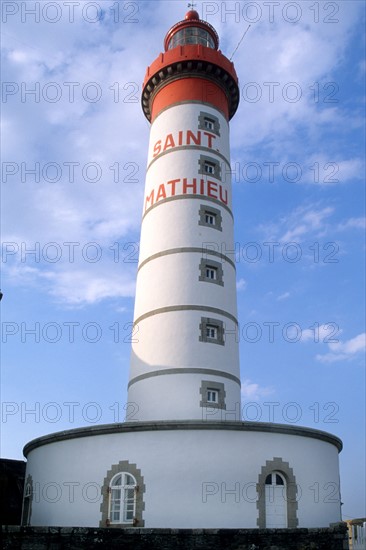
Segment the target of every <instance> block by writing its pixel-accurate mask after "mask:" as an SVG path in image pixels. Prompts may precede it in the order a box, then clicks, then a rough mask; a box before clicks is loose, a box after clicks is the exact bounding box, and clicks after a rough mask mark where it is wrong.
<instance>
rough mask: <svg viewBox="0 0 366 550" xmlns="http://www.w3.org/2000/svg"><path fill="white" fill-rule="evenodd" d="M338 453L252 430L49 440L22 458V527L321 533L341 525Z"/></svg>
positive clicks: (187, 429)
mask: <svg viewBox="0 0 366 550" xmlns="http://www.w3.org/2000/svg"><path fill="white" fill-rule="evenodd" d="M341 447H342V443H341V441H340V440H339V439H338V438H337V437H335V436H333V435H330V434H328V433H325V432H321V431H318V430H314V429H308V428H302V427H294V426H288V425H280V424H266V423H255V422H213V421H210V422H205V421H184V422H178V421H176V422H141V423H124V424H107V425H102V426H95V427H91V428H80V429H75V430H69V431H65V432H59V433H55V434H51V435H48V436H45V437H41V438H39V439H35V440H34V441H31V442H30V443H28V444H27V445H26V447H25V449H24V454H25V455H26V457H27V459H28V463H27V474H26V491H25V495H26V496H25V502H24V510H23V522H24V523H25V524H31V525H32V526H37V525H38V526H55V525H57V526H63V527H68V526H69V527H72V526H76V525H77V526H80V527H119V528H121V527H131V526H132V525H133V526H136V527H146V528H181V529H186V528H284V527H288V528H295V527H328V526H329V525H330V524H331V523H336V522H338V521H340V520H341V511H340V495H339V464H338V452H339V451H340V450H341ZM27 495H28V496H27Z"/></svg>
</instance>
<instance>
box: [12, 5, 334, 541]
mask: <svg viewBox="0 0 366 550" xmlns="http://www.w3.org/2000/svg"><path fill="white" fill-rule="evenodd" d="M238 104H239V88H238V79H237V75H236V73H235V69H234V66H233V64H232V63H231V62H230V61H229V60H228V59H227V58H226V57H225V56H224V55H223V54H222V53H221V51H220V50H219V38H218V36H217V33H216V31H215V29H214V28H213V27H212V26H211V25H210V24H209V23H207V22H206V21H203V20H201V19H200V18H199V15H198V13H197V12H196V11H194V10H191V11H189V12H188V13H187V14H186V16H185V18H184V20H182V21H180V22H178V23H176V24H175V25H173V26H172V27H171V29H170V30H169V32H168V33H167V35H166V37H165V42H164V52H163V53H161V54H160V55H159V56H158V58H157V59H156V60H155V61H153V63H152V64H151V65H150V66H149V67H148V69H147V73H146V76H145V80H144V84H143V92H142V108H143V112H144V115H145V117H146V118H147V120H148V121H149V122H150V123H151V129H150V144H149V151H148V161H147V174H146V184H145V193H144V199H143V205H142V209H143V213H142V223H141V245H140V259H139V266H138V275H137V287H136V301H135V311H134V328H133V335H132V339H133V345H132V349H131V368H130V378H129V384H128V401H129V404H130V405H132V408H133V411H134V413H133V417H130V418H129V419H128V421H126V422H122V423H112V424H102V425H95V426H87V427H81V428H75V429H72V430H67V431H62V432H56V433H51V434H48V435H44V436H42V437H39V438H37V439H35V440H33V441H30V442H29V443H27V444H26V445H25V447H24V451H23V452H24V456H25V457H26V458H27V469H26V475H25V490H24V504H23V524H24V525H31V526H47V527H49V526H55V525H57V526H60V527H61V526H62V527H75V526H78V527H92V528H95V527H100V528H105V527H108V528H117V529H128V528H136V527H137V528H148V529H152V530H153V529H155V528H156V529H161V528H171V529H215V530H216V529H220V528H222V529H246V528H248V529H254V528H259V529H267V528H282V529H287V528H288V529H295V528H297V527H302V528H314V527H329V525H330V524H332V523H336V522H339V521H340V519H341V508H340V492H339V458H338V454H339V452H340V451H341V449H342V442H341V441H340V439H339V438H338V437H336V436H334V435H332V434H329V433H327V432H323V431H320V430H315V429H310V428H307V427H301V426H298V425H288V424H287V425H284V424H273V423H266V422H247V421H245V420H242V416H241V405H240V374H239V353H238V340H239V338H238V333H239V331H238V312H237V305H236V284H235V255H234V238H233V228H234V221H233V198H232V189H231V177H230V145H229V122H230V120H231V118H232V117H233V116H234V114H235V112H236V110H237V108H238ZM274 366H275V365H274ZM314 487H320V488H331V491H332V493H331V497H332V498H329V499H328V498H324V499H317V501H316V502H314ZM50 490H51V491H53V493H49V491H50ZM55 491H56V493H55ZM70 491H71V492H70ZM90 491H94V492H93V493H92V494H90ZM327 495H329V493H327ZM127 534H128V533H127ZM262 536H263V540H265V539H266V535H263V534H262ZM282 536H285V535H283V534H282ZM292 536H293V531H289V532H288V540H290V538H291V537H292ZM92 537H93V540H96V539H95V537H96V534H95V532H92ZM256 540H257V539H256ZM281 541H282V539H281ZM281 544H282V542H281Z"/></svg>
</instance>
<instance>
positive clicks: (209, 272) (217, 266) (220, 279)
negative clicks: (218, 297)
mask: <svg viewBox="0 0 366 550" xmlns="http://www.w3.org/2000/svg"><path fill="white" fill-rule="evenodd" d="M198 280H199V281H202V282H206V283H214V284H216V285H220V286H224V270H223V267H222V264H221V263H220V262H216V261H215V260H212V259H211V258H209V259H207V258H201V261H200V265H199V277H198Z"/></svg>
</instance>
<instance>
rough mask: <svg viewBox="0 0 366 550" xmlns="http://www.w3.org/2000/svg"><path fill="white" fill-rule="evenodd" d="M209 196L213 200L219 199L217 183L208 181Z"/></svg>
mask: <svg viewBox="0 0 366 550" xmlns="http://www.w3.org/2000/svg"><path fill="white" fill-rule="evenodd" d="M207 195H208V196H209V197H212V198H213V199H217V183H215V182H214V181H211V180H208V181H207Z"/></svg>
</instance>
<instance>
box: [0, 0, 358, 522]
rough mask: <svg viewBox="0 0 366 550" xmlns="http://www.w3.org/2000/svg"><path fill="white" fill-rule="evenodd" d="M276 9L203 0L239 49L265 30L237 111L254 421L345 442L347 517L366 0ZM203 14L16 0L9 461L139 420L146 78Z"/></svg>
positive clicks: (351, 489)
mask: <svg viewBox="0 0 366 550" xmlns="http://www.w3.org/2000/svg"><path fill="white" fill-rule="evenodd" d="M37 4H38V7H39V8H37ZM46 4H47V6H48V7H47V8H46V9H44V6H45V5H46ZM265 4H266V3H262V2H250V3H247V2H197V10H198V11H199V12H200V15H201V16H202V17H203V18H204V19H206V20H207V21H209V22H210V23H211V24H213V25H214V26H215V28H216V29H217V31H218V33H219V35H220V39H221V46H220V47H221V49H222V51H223V52H224V53H225V54H226V55H227V56H228V57H230V56H231V55H232V53H233V52H234V50H235V48H236V46H237V44H238V42H239V41H240V39H241V38H242V36H243V33H244V32H245V31H246V29H247V28H248V26H249V25H250V28H249V30H248V32H247V34H246V36H245V38H244V40H243V42H242V43H241V45H240V47H239V49H238V50H237V51H236V53H235V55H234V58H233V61H234V62H235V66H236V70H237V73H238V75H239V79H240V90H241V103H240V106H239V109H238V112H237V114H236V115H235V117H234V119H233V120H232V122H231V151H232V168H233V190H234V213H235V242H236V245H235V246H236V250H237V281H238V283H237V286H238V306H239V320H240V354H241V376H242V381H243V391H242V393H243V414H244V416H245V419H247V420H258V421H259V420H260V421H264V422H269V421H275V422H286V423H292V424H298V425H305V426H310V427H314V428H317V429H320V430H325V431H329V432H332V433H334V434H336V435H338V436H339V437H340V438H341V439H342V440H343V442H344V450H343V451H342V453H341V455H340V463H341V490H342V501H343V503H344V505H343V514H344V518H345V519H347V518H350V517H351V518H352V517H360V516H365V515H366V512H365V508H364V502H365V497H364V494H363V493H362V487H364V486H365V479H364V463H365V453H364V451H365V435H364V434H365V377H364V376H365V375H364V356H365V353H364V352H365V325H364V284H365V271H364V260H363V258H364V253H365V239H364V228H365V209H364V199H365V196H364V171H365V157H364V146H365V134H364V102H365V60H364V57H363V56H364V23H365V21H364V19H365V17H364V16H365V13H364V4H363V2H354V1H347V2H343V1H342V2H315V3H314V2H293V3H288V2H287V3H286V2H280V3H279V5H277V3H272V4H270V6H269V5H268V3H267V5H265ZM37 9H39V12H38V13H37ZM186 9H187V4H186V3H185V2H180V1H154V2H118V3H116V2H112V1H106V0H104V1H99V2H87V1H83V0H79V2H76V3H75V5H70V4H69V3H65V2H62V1H58V2H51V3H42V2H41V3H39V2H38V3H37V2H30V1H29V2H3V5H2V35H3V37H2V64H3V73H2V79H3V81H4V84H3V99H2V101H3V102H2V113H3V114H2V133H3V144H2V199H3V200H2V203H3V211H2V220H3V224H2V241H3V245H2V290H3V292H4V298H3V300H2V303H1V309H2V312H1V313H2V373H1V374H2V380H1V382H2V401H3V405H2V407H3V408H2V444H1V454H2V456H3V457H7V458H14V459H21V458H22V448H23V446H24V444H25V443H26V442H27V441H29V440H30V439H33V438H35V437H38V436H41V435H44V434H46V433H49V432H54V431H60V430H64V429H70V428H74V427H78V426H83V425H92V424H93V423H97V422H98V423H109V422H113V421H123V420H124V419H125V416H126V412H127V413H131V412H132V411H131V409H130V408H129V407H128V406H127V404H126V402H127V396H126V384H127V380H128V369H129V355H130V343H131V337H133V335H132V336H131V323H132V320H133V304H134V289H135V277H136V269H137V257H138V241H139V229H140V222H141V212H142V197H143V187H144V172H145V167H146V156H147V146H148V137H149V124H148V123H147V121H146V120H145V118H144V116H143V114H142V111H141V107H140V99H139V98H140V93H141V83H142V81H143V78H144V74H145V70H146V67H147V66H148V65H149V64H150V63H151V62H152V61H153V59H155V57H157V55H158V54H159V52H160V51H161V50H162V47H163V46H162V43H163V39H164V36H165V33H166V32H167V30H168V29H169V28H170V26H171V25H173V24H174V23H175V22H177V21H179V20H180V19H182V18H183V16H184V13H185V11H186ZM34 10H36V11H35V12H34ZM32 11H33V14H32V13H31V12H32ZM32 90H33V92H32ZM32 250H33V251H34V252H33V253H31V252H29V251H32ZM32 410H33V412H31V411H32ZM321 491H323V492H324V495H323V496H324V498H326V496H327V494H326V490H325V489H324V488H321Z"/></svg>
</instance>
